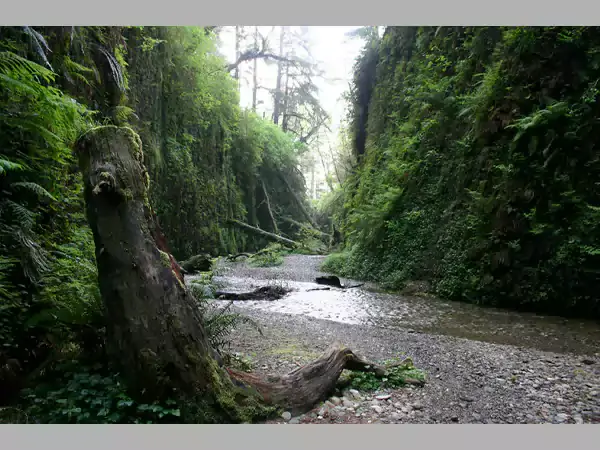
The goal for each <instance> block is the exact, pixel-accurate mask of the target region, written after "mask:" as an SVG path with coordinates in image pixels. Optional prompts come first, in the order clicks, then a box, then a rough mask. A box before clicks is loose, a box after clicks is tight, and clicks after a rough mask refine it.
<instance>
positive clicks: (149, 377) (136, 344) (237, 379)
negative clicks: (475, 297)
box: [78, 126, 385, 422]
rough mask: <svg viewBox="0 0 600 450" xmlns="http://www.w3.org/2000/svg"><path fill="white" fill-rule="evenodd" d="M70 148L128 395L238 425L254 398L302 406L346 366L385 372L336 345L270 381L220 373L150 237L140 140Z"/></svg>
mask: <svg viewBox="0 0 600 450" xmlns="http://www.w3.org/2000/svg"><path fill="white" fill-rule="evenodd" d="M78 151H79V160H80V167H81V171H82V173H83V181H84V186H85V190H84V196H85V202H86V209H87V217H88V221H89V224H90V227H91V229H92V231H93V235H94V242H95V245H96V260H97V265H98V277H99V284H100V291H101V293H102V298H103V302H104V306H105V312H106V318H107V327H108V330H107V331H108V349H109V351H110V352H111V353H112V355H113V356H114V358H115V360H116V361H119V363H120V365H121V368H122V371H123V374H124V375H125V376H126V378H127V380H128V382H129V386H130V387H131V388H133V389H134V391H135V392H138V393H139V394H140V395H141V396H143V397H145V398H149V399H151V400H152V401H153V400H155V399H158V398H161V397H164V396H166V395H168V396H173V395H176V396H179V398H180V399H182V398H185V399H201V401H200V404H201V405H204V407H206V408H209V407H210V408H215V409H219V410H220V411H221V412H223V414H224V416H223V417H225V418H224V419H220V420H227V421H234V422H240V421H250V420H251V419H252V414H253V413H254V412H255V411H256V405H257V404H259V405H262V404H269V405H275V406H283V407H285V408H289V409H290V410H292V411H293V412H300V411H305V410H307V409H310V408H311V407H312V406H314V404H315V403H317V402H319V401H320V400H322V399H324V398H325V397H326V396H327V394H328V393H330V392H331V391H332V390H333V388H334V386H335V384H336V381H337V379H338V377H339V376H340V374H341V372H342V371H343V370H344V369H350V370H362V371H373V372H376V373H378V374H381V375H383V374H384V373H385V368H382V367H379V366H377V365H374V364H372V363H370V362H368V361H366V360H364V359H362V358H361V357H359V356H357V355H355V354H354V353H353V352H352V351H351V350H349V349H347V348H345V347H343V346H342V345H341V344H339V343H336V344H334V345H333V346H332V347H330V348H329V349H328V350H327V351H326V352H325V353H324V354H323V355H322V356H321V357H320V358H319V359H317V360H316V361H314V362H312V363H310V364H308V365H306V366H305V367H302V368H300V369H297V370H294V371H293V372H290V373H289V374H287V375H283V376H279V377H275V378H272V379H266V380H265V379H262V378H261V377H258V376H256V375H253V374H247V373H240V372H236V371H234V370H227V371H225V370H223V369H222V368H221V367H219V365H218V364H217V362H216V360H215V356H214V355H215V352H214V350H213V349H212V348H211V346H210V344H209V342H208V339H207V336H206V333H205V331H204V329H203V327H202V323H201V317H200V312H199V309H198V307H197V305H196V302H195V299H194V298H193V297H192V294H191V293H190V292H189V291H188V290H187V289H186V287H185V285H184V284H183V283H182V282H181V280H180V279H179V277H178V275H177V273H176V271H174V269H173V267H172V263H171V260H170V258H169V255H168V254H167V253H165V252H164V251H162V250H160V246H159V245H158V243H157V242H156V239H157V238H156V236H157V234H156V233H155V230H156V227H157V224H156V223H155V216H154V215H153V214H152V211H151V208H150V205H149V202H148V186H149V178H148V175H147V172H146V169H145V168H144V165H143V154H142V149H141V141H140V138H139V136H138V135H137V134H135V133H134V132H133V131H132V130H131V129H129V128H120V127H115V126H104V127H98V128H94V129H92V130H90V131H89V132H88V133H86V135H85V136H83V138H82V139H81V140H80V141H79V143H78ZM257 402H258V403H257ZM220 417H221V416H220ZM198 420H203V419H198Z"/></svg>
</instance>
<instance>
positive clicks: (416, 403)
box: [412, 402, 423, 410]
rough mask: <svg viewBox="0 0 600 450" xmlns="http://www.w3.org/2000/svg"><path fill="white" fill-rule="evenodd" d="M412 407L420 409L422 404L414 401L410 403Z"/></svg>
mask: <svg viewBox="0 0 600 450" xmlns="http://www.w3.org/2000/svg"><path fill="white" fill-rule="evenodd" d="M412 408H413V409H416V410H420V409H423V405H422V404H421V403H419V402H415V403H413V404H412Z"/></svg>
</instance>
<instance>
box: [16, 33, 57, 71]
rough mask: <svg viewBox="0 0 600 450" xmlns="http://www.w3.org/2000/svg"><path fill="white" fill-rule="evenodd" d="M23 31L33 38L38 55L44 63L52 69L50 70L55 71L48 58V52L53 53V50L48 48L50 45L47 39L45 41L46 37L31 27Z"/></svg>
mask: <svg viewBox="0 0 600 450" xmlns="http://www.w3.org/2000/svg"><path fill="white" fill-rule="evenodd" d="M23 31H25V34H27V35H28V36H29V37H30V38H31V42H32V43H33V47H34V49H35V51H36V53H37V54H38V55H39V56H40V58H42V60H43V61H44V63H45V64H46V65H47V66H48V67H50V70H53V69H52V66H51V65H50V61H48V58H47V57H46V52H52V50H50V47H48V43H47V42H46V39H44V36H42V35H41V34H40V33H38V32H37V31H36V30H34V29H33V28H31V27H30V26H24V27H23Z"/></svg>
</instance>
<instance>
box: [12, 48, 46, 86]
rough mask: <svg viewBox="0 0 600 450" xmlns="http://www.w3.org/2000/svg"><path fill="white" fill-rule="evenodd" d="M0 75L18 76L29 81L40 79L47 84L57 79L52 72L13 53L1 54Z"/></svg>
mask: <svg viewBox="0 0 600 450" xmlns="http://www.w3.org/2000/svg"><path fill="white" fill-rule="evenodd" d="M0 73H4V74H8V75H16V74H18V75H19V76H20V77H23V78H25V79H28V80H33V79H34V78H35V77H39V78H41V79H43V80H44V81H46V82H52V81H54V78H55V74H54V72H52V71H51V70H48V69H46V68H45V67H43V66H41V65H39V64H37V63H35V62H33V61H30V60H29V59H27V58H23V57H22V56H19V55H17V54H16V53H13V52H0Z"/></svg>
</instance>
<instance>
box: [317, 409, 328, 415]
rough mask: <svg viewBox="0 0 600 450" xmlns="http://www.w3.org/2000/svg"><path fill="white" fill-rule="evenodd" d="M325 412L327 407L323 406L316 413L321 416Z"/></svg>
mask: <svg viewBox="0 0 600 450" xmlns="http://www.w3.org/2000/svg"><path fill="white" fill-rule="evenodd" d="M326 412H327V409H326V408H325V407H323V408H321V409H320V410H319V412H318V415H319V416H321V417H323V416H324V415H325V413H326Z"/></svg>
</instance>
